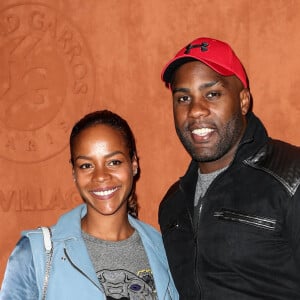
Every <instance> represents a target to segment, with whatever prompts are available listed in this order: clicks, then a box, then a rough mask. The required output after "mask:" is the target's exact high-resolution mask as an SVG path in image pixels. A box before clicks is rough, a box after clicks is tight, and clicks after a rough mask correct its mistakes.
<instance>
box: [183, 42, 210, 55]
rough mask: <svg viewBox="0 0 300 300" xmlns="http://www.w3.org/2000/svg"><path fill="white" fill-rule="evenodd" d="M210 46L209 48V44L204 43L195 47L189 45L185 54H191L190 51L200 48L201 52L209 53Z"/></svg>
mask: <svg viewBox="0 0 300 300" xmlns="http://www.w3.org/2000/svg"><path fill="white" fill-rule="evenodd" d="M208 46H209V44H208V43H206V42H203V43H201V44H194V45H192V44H189V45H187V46H186V47H185V49H186V50H185V51H184V54H190V51H191V50H192V49H194V48H200V50H201V52H206V51H208V48H207V47H208Z"/></svg>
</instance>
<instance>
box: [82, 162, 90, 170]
mask: <svg viewBox="0 0 300 300" xmlns="http://www.w3.org/2000/svg"><path fill="white" fill-rule="evenodd" d="M91 167H92V165H91V164H87V163H86V164H81V165H80V166H79V168H80V169H89V168H91Z"/></svg>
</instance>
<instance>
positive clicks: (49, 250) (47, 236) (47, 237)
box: [40, 227, 53, 300]
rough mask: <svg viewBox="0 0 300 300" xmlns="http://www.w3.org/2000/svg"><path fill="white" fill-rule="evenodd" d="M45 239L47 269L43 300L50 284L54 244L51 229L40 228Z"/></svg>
mask: <svg viewBox="0 0 300 300" xmlns="http://www.w3.org/2000/svg"><path fill="white" fill-rule="evenodd" d="M40 228H41V230H42V233H43V237H44V247H45V251H46V267H45V277H44V283H43V291H42V300H45V299H46V295H47V288H48V284H49V277H50V269H51V262H52V255H53V244H52V239H51V229H50V228H49V227H40Z"/></svg>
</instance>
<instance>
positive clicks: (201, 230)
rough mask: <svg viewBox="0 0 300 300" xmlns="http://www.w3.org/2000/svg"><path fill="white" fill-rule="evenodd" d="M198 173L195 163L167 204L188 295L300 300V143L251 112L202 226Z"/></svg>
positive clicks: (206, 205) (169, 234)
mask: <svg viewBox="0 0 300 300" xmlns="http://www.w3.org/2000/svg"><path fill="white" fill-rule="evenodd" d="M197 170H198V165H197V163H196V162H194V161H192V162H191V164H190V166H189V168H188V171H187V173H186V174H185V175H184V176H183V177H182V178H181V179H180V180H179V181H178V182H176V183H175V184H174V185H173V186H172V187H171V188H170V189H169V191H168V192H167V194H166V196H165V197H164V199H163V201H162V202H161V204H160V208H159V223H160V228H161V231H162V235H163V240H164V244H165V248H166V251H167V256H168V260H169V264H170V268H171V272H172V274H173V277H174V280H175V284H176V286H177V289H178V292H179V294H180V299H193V300H195V299H202V300H217V299H218V300H221V299H222V300H250V299H251V300H253V299H256V300H258V299H260V300H266V299H270V300H271V299H272V300H276V299H278V300H279V299H282V300H283V299H284V300H287V299H291V300H295V299H300V247H299V243H300V188H299V184H300V148H299V147H295V146H292V145H290V144H287V143H284V142H281V141H276V140H273V139H271V138H269V137H268V136H267V133H266V131H265V129H264V127H263V125H262V123H261V122H260V121H259V120H258V119H257V118H256V117H255V116H254V114H253V113H250V114H249V117H248V125H247V129H246V132H245V134H244V137H243V139H242V141H241V143H240V146H239V148H238V151H237V153H236V155H235V158H234V160H233V162H232V163H231V165H230V166H229V167H228V168H227V169H226V171H224V172H223V173H221V174H219V175H218V176H217V178H216V179H215V180H214V181H213V182H212V184H211V185H210V187H209V188H208V190H207V192H206V194H205V196H204V198H203V200H202V205H203V206H202V210H201V214H200V216H199V220H198V222H199V224H198V227H197V228H194V224H193V203H194V193H195V186H196V182H197Z"/></svg>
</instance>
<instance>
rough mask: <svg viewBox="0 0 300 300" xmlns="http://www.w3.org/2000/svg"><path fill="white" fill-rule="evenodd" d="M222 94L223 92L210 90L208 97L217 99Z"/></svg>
mask: <svg viewBox="0 0 300 300" xmlns="http://www.w3.org/2000/svg"><path fill="white" fill-rule="evenodd" d="M220 96H221V93H219V92H209V93H207V94H206V98H207V99H215V98H218V97H220Z"/></svg>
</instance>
